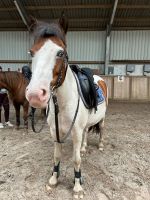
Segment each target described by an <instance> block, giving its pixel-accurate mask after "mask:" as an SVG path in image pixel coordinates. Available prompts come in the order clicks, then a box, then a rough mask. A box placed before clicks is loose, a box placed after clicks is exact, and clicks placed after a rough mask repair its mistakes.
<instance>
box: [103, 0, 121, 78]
mask: <svg viewBox="0 0 150 200" xmlns="http://www.w3.org/2000/svg"><path fill="white" fill-rule="evenodd" d="M117 5H118V0H115V2H114V5H113V9H112V14H111V18H110V21H109V24H108V25H107V28H106V40H105V75H107V74H108V64H109V59H110V33H111V29H112V24H113V21H114V17H115V13H116V9H117Z"/></svg>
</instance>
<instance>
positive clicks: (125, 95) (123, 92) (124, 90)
mask: <svg viewBox="0 0 150 200" xmlns="http://www.w3.org/2000/svg"><path fill="white" fill-rule="evenodd" d="M114 99H120V100H129V77H124V81H123V82H118V77H114Z"/></svg>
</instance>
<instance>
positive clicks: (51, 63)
mask: <svg viewBox="0 0 150 200" xmlns="http://www.w3.org/2000/svg"><path fill="white" fill-rule="evenodd" d="M67 27H68V25H67V21H66V19H65V17H64V16H63V15H62V17H61V18H60V20H59V23H51V24H48V23H45V22H38V21H36V20H35V21H34V24H33V26H32V28H33V33H34V36H35V43H34V45H33V46H32V48H31V50H30V52H31V56H32V78H31V81H30V83H29V85H28V87H27V88H26V98H27V99H28V101H29V103H30V105H31V106H33V107H36V108H44V107H47V105H49V110H50V111H49V114H48V119H47V121H48V124H49V126H50V132H51V135H52V137H53V139H54V141H55V142H54V146H55V147H54V148H55V149H54V170H53V175H52V176H51V178H50V179H49V184H50V186H55V185H56V184H57V182H58V176H59V175H58V174H59V163H60V160H61V157H62V143H61V142H58V139H57V137H56V132H57V130H56V125H55V122H56V121H55V109H56V107H55V106H56V105H54V103H56V102H54V101H53V99H52V98H51V96H53V95H55V97H56V98H57V103H58V106H59V113H58V121H59V137H60V140H61V139H62V138H64V136H65V135H66V133H67V132H68V130H69V129H70V126H71V125H72V121H73V119H74V116H75V113H76V110H77V107H78V112H77V116H76V120H75V123H74V125H73V127H72V131H71V135H72V141H73V160H74V172H75V185H74V188H73V191H74V196H75V197H77V198H78V197H79V198H80V197H83V194H84V192H83V189H82V186H81V169H80V165H81V157H80V149H81V146H82V145H83V146H82V150H85V147H86V137H83V135H84V136H85V135H86V133H87V132H88V130H89V128H90V127H92V126H94V125H98V127H99V130H100V131H101V133H100V140H99V148H100V149H102V148H103V144H102V130H103V126H104V119H105V113H106V107H107V101H108V93H107V86H106V84H105V82H104V81H103V79H101V78H100V77H98V76H94V80H95V82H96V83H97V84H99V85H101V88H102V89H103V91H104V94H105V101H104V102H103V103H102V104H100V105H98V106H97V111H96V112H95V109H92V110H90V111H89V110H88V109H87V108H86V107H85V106H84V104H83V102H82V100H80V101H79V105H78V97H79V94H78V89H77V84H76V80H75V77H74V75H73V72H72V70H71V68H70V67H69V65H68V63H67V52H66V40H65V34H66V32H67Z"/></svg>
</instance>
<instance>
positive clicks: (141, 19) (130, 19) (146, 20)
mask: <svg viewBox="0 0 150 200" xmlns="http://www.w3.org/2000/svg"><path fill="white" fill-rule="evenodd" d="M40 20H42V21H47V22H50V21H52V20H56V19H52V20H49V19H40ZM108 20H109V18H108V17H107V18H76V19H75V18H72V19H69V22H105V21H108ZM114 21H115V22H137V23H138V22H142V23H150V17H127V18H125V17H121V18H120V17H119V18H115V19H114ZM0 23H2V24H5V23H6V24H7V23H10V24H15V23H22V20H7V19H6V20H5V19H0Z"/></svg>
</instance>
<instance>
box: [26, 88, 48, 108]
mask: <svg viewBox="0 0 150 200" xmlns="http://www.w3.org/2000/svg"><path fill="white" fill-rule="evenodd" d="M26 98H27V100H28V101H29V104H30V106H32V107H34V108H45V107H46V106H47V101H48V95H47V92H46V90H44V89H39V90H37V91H34V92H32V91H30V90H29V89H28V88H27V89H26Z"/></svg>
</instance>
